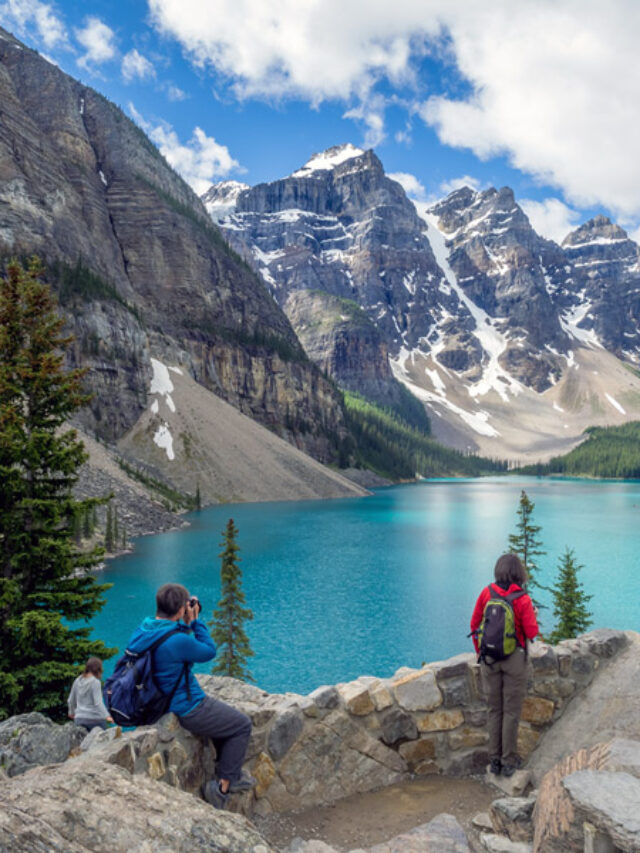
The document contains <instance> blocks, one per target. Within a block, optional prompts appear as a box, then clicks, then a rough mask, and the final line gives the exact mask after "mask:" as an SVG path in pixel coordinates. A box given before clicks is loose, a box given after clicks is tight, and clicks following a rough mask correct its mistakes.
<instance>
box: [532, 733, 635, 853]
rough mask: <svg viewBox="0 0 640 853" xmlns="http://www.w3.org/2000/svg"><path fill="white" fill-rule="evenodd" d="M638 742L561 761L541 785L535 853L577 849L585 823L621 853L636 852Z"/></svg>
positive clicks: (595, 748)
mask: <svg viewBox="0 0 640 853" xmlns="http://www.w3.org/2000/svg"><path fill="white" fill-rule="evenodd" d="M638 803H640V743H638V742H637V741H630V740H623V739H616V740H614V741H610V742H608V743H601V744H597V745H596V746H593V747H590V748H589V749H581V750H578V751H577V752H575V753H573V754H571V755H569V756H567V757H565V758H564V759H563V760H562V761H561V762H559V763H558V764H557V765H556V766H555V767H554V768H553V769H552V770H550V771H549V772H548V773H547V774H546V775H545V777H544V778H543V780H542V783H541V785H540V792H539V794H538V800H537V802H536V806H535V809H534V813H533V822H534V828H535V829H534V850H535V851H536V853H565V851H567V853H568V852H569V851H576V853H578V851H580V853H581V851H582V850H583V847H584V844H585V824H589V825H590V826H592V827H593V828H594V829H595V830H596V831H598V832H599V833H601V835H602V836H603V837H604V838H605V839H609V840H610V841H611V842H612V843H613V844H614V845H616V846H619V847H620V848H621V849H622V850H640V813H639V811H638Z"/></svg>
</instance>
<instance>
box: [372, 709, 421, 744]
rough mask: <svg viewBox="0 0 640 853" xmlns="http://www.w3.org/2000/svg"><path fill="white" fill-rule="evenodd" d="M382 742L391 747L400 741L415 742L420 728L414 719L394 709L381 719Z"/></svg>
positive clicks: (404, 712)
mask: <svg viewBox="0 0 640 853" xmlns="http://www.w3.org/2000/svg"><path fill="white" fill-rule="evenodd" d="M380 727H381V728H382V740H383V741H384V743H386V744H388V745H389V746H391V745H392V744H394V743H397V742H398V741H399V740H415V739H416V738H417V737H418V728H417V726H416V724H415V722H414V719H413V717H412V716H411V715H410V714H407V713H406V711H402V710H401V709H400V708H392V709H390V710H389V711H386V712H385V713H384V716H382V717H381V718H380Z"/></svg>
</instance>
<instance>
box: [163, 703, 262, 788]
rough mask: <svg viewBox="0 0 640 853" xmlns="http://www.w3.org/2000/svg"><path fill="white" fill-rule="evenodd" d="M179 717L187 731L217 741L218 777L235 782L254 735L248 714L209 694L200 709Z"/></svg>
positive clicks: (215, 745) (198, 707)
mask: <svg viewBox="0 0 640 853" xmlns="http://www.w3.org/2000/svg"><path fill="white" fill-rule="evenodd" d="M179 720H180V723H181V725H183V726H184V728H185V729H187V731H190V732H191V733H192V734H194V735H200V737H204V738H211V740H212V741H213V745H214V747H215V750H216V758H217V764H216V775H217V777H218V779H229V781H230V782H235V781H236V780H237V779H239V778H240V774H241V773H242V764H243V762H244V757H245V754H246V752H247V745H248V743H249V737H250V736H251V720H250V719H249V717H247V715H246V714H243V713H242V711H238V710H237V709H236V708H232V707H231V705H227V704H226V703H225V702H220V700H219V699H213V698H212V697H211V696H206V697H205V698H204V699H203V700H202V702H201V703H200V704H199V705H198V706H197V708H194V709H193V711H190V712H189V713H188V714H185V715H184V717H179Z"/></svg>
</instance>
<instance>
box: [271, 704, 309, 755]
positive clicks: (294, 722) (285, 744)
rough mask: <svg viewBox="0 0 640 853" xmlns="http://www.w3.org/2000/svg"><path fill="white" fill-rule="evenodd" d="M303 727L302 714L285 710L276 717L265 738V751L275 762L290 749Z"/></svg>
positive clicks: (292, 710) (297, 711) (294, 709)
mask: <svg viewBox="0 0 640 853" xmlns="http://www.w3.org/2000/svg"><path fill="white" fill-rule="evenodd" d="M303 727H304V722H303V718H302V713H301V712H300V711H299V710H298V709H296V708H290V709H287V710H286V711H284V712H283V713H282V714H279V715H278V716H277V717H276V719H275V721H274V722H273V724H272V726H271V729H270V731H269V734H268V736H267V749H268V750H269V752H270V753H271V756H272V757H273V758H274V759H275V760H276V761H278V760H279V759H281V758H282V757H283V756H284V755H286V754H287V752H288V751H289V750H290V749H291V747H292V746H293V744H294V743H295V742H296V740H297V739H298V736H299V735H300V733H301V732H302V729H303Z"/></svg>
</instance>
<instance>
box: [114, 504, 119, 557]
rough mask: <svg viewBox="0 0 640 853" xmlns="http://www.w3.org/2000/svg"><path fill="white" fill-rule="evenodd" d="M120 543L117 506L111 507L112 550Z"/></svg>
mask: <svg viewBox="0 0 640 853" xmlns="http://www.w3.org/2000/svg"><path fill="white" fill-rule="evenodd" d="M119 542H120V531H119V530H118V506H117V504H114V505H113V545H114V548H117V547H118V543H119Z"/></svg>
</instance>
